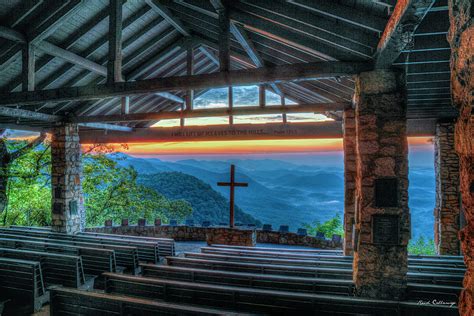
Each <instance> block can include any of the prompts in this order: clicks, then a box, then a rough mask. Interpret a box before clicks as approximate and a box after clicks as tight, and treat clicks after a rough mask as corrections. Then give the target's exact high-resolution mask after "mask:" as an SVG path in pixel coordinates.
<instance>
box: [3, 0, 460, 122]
mask: <svg viewBox="0 0 474 316" xmlns="http://www.w3.org/2000/svg"><path fill="white" fill-rule="evenodd" d="M123 2H124V4H123V74H124V77H125V79H126V80H127V81H130V80H138V79H148V78H158V77H166V76H179V75H185V74H186V51H185V49H184V48H183V47H184V43H185V42H186V38H185V36H184V35H183V32H180V31H179V30H178V29H177V26H176V25H173V23H170V20H167V19H165V18H163V16H162V15H160V14H159V12H157V11H156V10H154V9H153V8H152V7H151V6H150V5H149V4H147V2H145V1H131V0H129V1H126V0H124V1H123ZM159 3H160V4H163V5H164V6H165V7H166V9H167V10H168V12H169V13H171V14H172V16H173V17H174V18H175V19H177V20H178V21H179V23H181V24H182V26H183V27H184V28H185V29H187V30H189V32H190V34H189V35H190V36H189V37H188V38H192V40H193V41H196V42H197V43H199V44H200V46H199V48H198V49H196V53H195V74H203V73H212V72H216V71H218V65H217V63H218V52H217V49H218V37H219V34H218V19H217V13H216V10H215V9H214V7H213V6H212V4H211V3H210V2H208V1H205V0H175V1H171V0H163V1H162V0H160V1H159ZM394 4H395V1H369V0H347V1H342V0H339V1H310V0H288V1H284V0H257V1H255V0H253V1H252V0H240V1H231V2H230V5H231V7H232V8H231V9H232V10H231V13H230V18H231V21H232V23H234V24H235V25H236V26H237V27H239V28H240V29H241V30H243V32H244V33H245V35H246V37H247V38H248V40H249V41H250V42H251V44H252V46H253V48H254V49H255V51H256V54H257V55H258V56H259V58H260V59H261V61H262V62H263V64H264V65H266V66H272V65H285V64H292V63H301V62H314V61H325V60H339V61H371V60H372V56H373V55H374V53H375V49H376V47H377V43H378V41H379V39H380V36H381V34H382V32H383V30H384V28H385V25H386V23H387V21H388V20H389V18H390V14H391V13H392V11H393V9H394ZM107 7H108V0H82V1H81V0H69V1H54V0H39V1H12V0H0V17H1V22H0V25H1V26H6V27H9V28H12V29H15V30H17V31H19V32H21V33H23V34H26V35H27V37H28V40H30V41H34V42H35V43H36V44H38V43H41V42H42V41H47V42H48V43H52V44H54V45H56V46H58V47H60V48H62V49H65V50H68V51H70V52H72V53H74V54H76V55H79V56H80V57H83V58H85V59H88V60H90V61H92V62H94V63H96V64H99V65H102V66H107V60H108V48H107V47H108V37H107V32H108V11H107ZM448 27H449V19H448V9H447V0H437V1H436V2H435V4H434V5H433V7H431V9H430V11H429V12H428V13H427V15H426V16H425V18H424V20H423V21H422V22H421V24H420V25H419V27H418V28H417V30H416V33H415V36H414V44H413V47H411V48H409V49H407V50H405V51H403V52H402V54H401V55H400V56H399V58H398V59H397V60H396V61H395V63H394V64H393V66H394V67H400V68H404V69H406V73H407V88H408V108H409V110H408V117H409V118H412V119H415V118H426V119H428V118H431V119H432V118H443V117H453V116H456V114H457V113H456V111H455V110H454V108H453V107H452V106H451V100H450V81H449V57H450V50H449V45H448V43H447V40H446V34H447V31H448ZM35 54H36V68H35V72H36V73H35V76H36V78H35V81H36V83H35V84H36V87H35V89H36V90H43V89H50V88H59V87H71V86H83V85H95V84H99V83H105V81H106V78H105V77H104V76H103V75H101V74H99V73H96V72H91V71H90V70H88V69H85V68H84V67H83V66H80V65H78V64H73V63H70V62H68V61H65V60H64V59H63V58H61V57H57V56H56V57H55V56H51V55H49V54H47V53H45V52H43V51H41V50H39V49H38V50H36V51H35ZM231 54H232V60H231V69H244V68H251V67H255V64H254V62H253V61H252V59H251V57H249V55H248V54H247V51H246V49H245V48H244V47H243V46H242V45H241V43H239V41H238V40H237V39H236V38H235V37H234V36H232V37H231ZM216 61H217V63H216ZM0 89H1V91H2V92H15V91H21V47H20V45H19V44H17V43H15V42H12V41H8V40H6V39H1V38H0ZM268 89H270V90H272V87H271V86H268ZM278 89H280V90H281V92H283V93H284V94H285V96H287V97H288V98H289V99H291V100H293V101H295V102H299V103H318V102H328V103H331V102H341V101H349V100H351V97H352V92H353V80H352V79H351V78H350V77H341V78H323V79H318V80H311V81H304V82H303V81H301V82H287V83H281V84H279V85H278ZM170 92H171V93H172V94H173V96H172V98H170V97H169V96H170V95H169V94H149V95H138V96H132V97H131V98H130V113H144V112H157V111H167V110H176V109H178V108H179V107H180V103H178V102H176V101H177V100H179V99H180V98H181V99H184V93H185V91H170ZM203 92H204V91H198V92H196V94H195V95H197V96H199V95H200V94H202V93H203ZM20 108H23V109H27V110H34V111H40V112H43V113H48V114H58V115H107V114H117V113H119V111H120V99H119V98H112V99H104V100H95V101H86V102H77V101H73V102H59V103H46V104H40V105H34V106H32V105H28V106H20ZM0 123H2V124H13V125H14V124H18V125H21V126H33V127H35V126H46V125H47V124H46V123H45V122H38V121H32V120H27V119H16V118H12V117H3V116H0ZM152 123H153V122H148V123H143V122H132V123H129V124H125V123H124V124H123V125H128V126H130V127H144V126H150V125H151V124H152Z"/></svg>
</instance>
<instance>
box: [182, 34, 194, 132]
mask: <svg viewBox="0 0 474 316" xmlns="http://www.w3.org/2000/svg"><path fill="white" fill-rule="evenodd" d="M186 74H187V75H188V76H191V75H193V74H194V46H193V45H192V43H189V47H188V50H187V54H186ZM193 99H194V90H186V97H185V103H186V104H185V106H181V110H183V108H184V109H185V110H186V111H191V110H192V109H193ZM180 125H181V126H184V118H181V119H180Z"/></svg>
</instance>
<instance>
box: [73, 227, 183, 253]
mask: <svg viewBox="0 0 474 316" xmlns="http://www.w3.org/2000/svg"><path fill="white" fill-rule="evenodd" d="M78 235H82V236H94V237H101V238H113V239H123V240H135V241H146V242H153V243H156V244H157V245H158V255H159V256H160V257H167V256H175V255H176V247H175V241H174V239H172V238H157V237H145V236H133V235H117V234H105V233H95V232H81V233H79V234H78Z"/></svg>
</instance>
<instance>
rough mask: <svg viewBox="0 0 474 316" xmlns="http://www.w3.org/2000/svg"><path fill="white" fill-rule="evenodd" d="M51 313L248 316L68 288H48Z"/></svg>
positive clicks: (91, 315) (54, 314) (223, 310)
mask: <svg viewBox="0 0 474 316" xmlns="http://www.w3.org/2000/svg"><path fill="white" fill-rule="evenodd" d="M50 310H51V316H58V315H84V316H95V315H110V314H114V315H230V316H232V315H248V314H244V313H237V312H233V311H230V310H228V309H222V310H221V309H215V308H206V307H201V306H194V305H186V304H173V303H169V302H164V301H156V300H148V299H140V298H132V297H126V296H122V295H111V294H106V293H98V292H85V291H79V290H75V289H69V288H55V289H51V309H50Z"/></svg>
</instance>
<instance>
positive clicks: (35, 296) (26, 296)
mask: <svg viewBox="0 0 474 316" xmlns="http://www.w3.org/2000/svg"><path fill="white" fill-rule="evenodd" d="M0 297H1V298H2V299H8V303H7V304H5V306H4V308H5V311H4V314H5V315H26V314H32V313H34V312H36V311H38V310H39V309H40V308H41V307H42V306H43V305H44V304H45V303H47V302H48V301H49V295H48V294H47V293H46V291H45V287H44V283H43V278H42V271H41V264H40V263H39V262H36V261H28V260H18V259H9V258H1V257H0Z"/></svg>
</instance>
